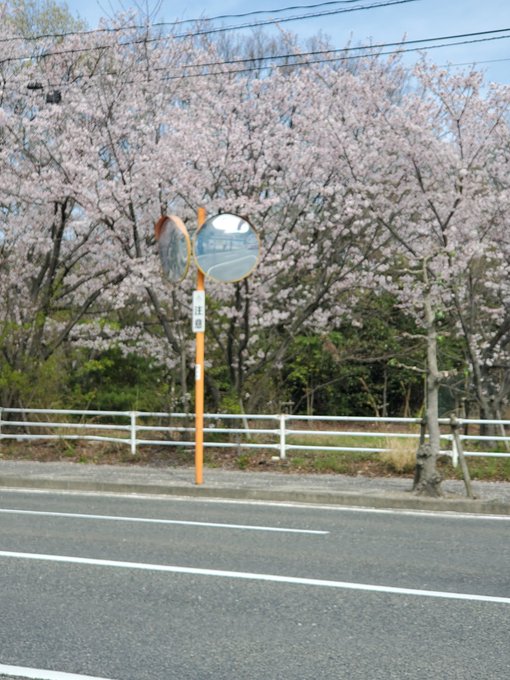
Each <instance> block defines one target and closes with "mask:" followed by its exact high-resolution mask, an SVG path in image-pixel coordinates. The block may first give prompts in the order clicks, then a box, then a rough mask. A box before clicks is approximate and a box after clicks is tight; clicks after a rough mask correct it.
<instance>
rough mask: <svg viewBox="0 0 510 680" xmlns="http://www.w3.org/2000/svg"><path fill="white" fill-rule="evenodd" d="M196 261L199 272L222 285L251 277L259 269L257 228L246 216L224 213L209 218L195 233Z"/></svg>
mask: <svg viewBox="0 0 510 680" xmlns="http://www.w3.org/2000/svg"><path fill="white" fill-rule="evenodd" d="M193 250H194V254H195V260H196V262H197V265H198V267H199V269H200V270H201V271H202V272H203V273H204V274H205V275H206V276H209V277H210V278H212V279H214V280H215V281H220V282H221V283H233V282H235V281H241V279H244V278H246V277H247V276H249V275H250V274H251V273H252V271H253V270H254V269H255V267H256V266H257V262H258V259H259V255H260V243H259V237H258V235H257V232H256V231H255V229H254V227H253V226H252V225H251V224H250V223H249V222H248V221H247V220H245V219H244V218H243V217H239V215H232V214H231V213H222V214H221V215H215V216H214V217H210V218H209V219H208V220H206V221H205V222H204V224H203V225H202V226H201V227H200V229H199V230H198V231H197V233H196V234H195V239H194V248H193Z"/></svg>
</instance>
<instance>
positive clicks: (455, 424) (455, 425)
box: [450, 413, 475, 498]
mask: <svg viewBox="0 0 510 680" xmlns="http://www.w3.org/2000/svg"><path fill="white" fill-rule="evenodd" d="M450 427H451V428H452V439H453V441H452V444H453V446H454V447H455V448H456V449H457V455H458V458H459V463H460V469H461V470H462V476H463V477H464V485H465V487H466V494H467V496H468V498H475V495H474V493H473V488H472V486H471V477H470V476H469V469H468V466H467V463H466V459H465V457H464V449H463V448H462V441H461V439H460V437H459V432H458V430H459V421H458V420H457V418H456V416H455V414H454V413H452V415H451V416H450Z"/></svg>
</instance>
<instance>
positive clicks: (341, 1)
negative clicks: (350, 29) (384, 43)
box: [0, 0, 422, 43]
mask: <svg viewBox="0 0 510 680" xmlns="http://www.w3.org/2000/svg"><path fill="white" fill-rule="evenodd" d="M362 1H363V0H329V2H318V3H314V4H311V5H292V6H289V7H280V8H276V9H260V10H252V11H251V12H242V13H239V14H219V15H217V16H213V17H207V16H206V17H201V18H198V19H176V20H174V21H160V22H155V23H152V24H150V27H151V28H164V27H168V26H171V27H175V26H179V25H181V24H200V23H203V22H207V23H212V22H214V21H223V20H225V19H242V18H245V17H249V16H257V15H262V14H271V15H275V14H282V13H284V12H290V11H297V10H303V9H318V8H319V7H328V6H332V5H351V4H354V3H360V2H362ZM405 1H406V2H421V1H422V0H405ZM377 6H379V5H377ZM340 11H341V10H340ZM346 11H347V10H346ZM349 11H356V8H353V9H351V10H349ZM326 14H327V13H326ZM307 16H308V15H305V18H306V17H307ZM319 16H321V14H319ZM298 18H299V17H298ZM287 20H291V21H294V20H297V19H287ZM278 21H281V19H280V20H275V21H274V23H277V22H278ZM235 28H236V27H235V26H232V27H227V28H226V29H224V30H234V29H235ZM144 29H147V26H140V25H136V24H135V25H127V26H110V27H102V28H94V29H90V30H84V31H62V32H59V33H41V34H39V35H32V36H13V37H10V38H0V43H5V42H12V41H15V40H23V41H37V40H44V39H48V38H66V37H70V36H79V35H92V34H94V33H120V32H123V31H126V30H144ZM186 35H188V34H186ZM197 35H201V33H198V34H197ZM174 37H175V36H174Z"/></svg>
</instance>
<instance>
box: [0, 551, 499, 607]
mask: <svg viewBox="0 0 510 680" xmlns="http://www.w3.org/2000/svg"><path fill="white" fill-rule="evenodd" d="M0 557H6V558H11V559H22V560H37V561H44V562H60V563H64V564H79V565H86V566H95V567H114V568H117V569H139V570H144V571H155V572H164V573H169V574H192V575H194V576H215V577H219V578H232V579H242V580H249V581H265V582H271V583H285V584H288V585H301V586H315V587H320V588H339V589H344V590H358V591H365V592H372V593H386V594H392V595H415V596H418V597H435V598H443V599H447V600H465V601H466V600H467V601H470V602H493V603H497V604H508V605H510V597H496V596H493V595H476V594H471V593H451V592H446V591H440V590H419V589H416V588H396V587H393V586H378V585H370V584H366V583H350V582H348V581H330V580H324V579H316V578H299V577H295V576H280V575H277V574H256V573H250V572H244V571H224V570H222V569H198V568H195V567H177V566H171V565H166V564H144V563H142V562H119V561H115V560H97V559H92V558H88V557H70V556H68V555H44V554H38V553H21V552H7V551H3V550H1V551H0Z"/></svg>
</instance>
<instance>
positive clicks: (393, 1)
mask: <svg viewBox="0 0 510 680" xmlns="http://www.w3.org/2000/svg"><path fill="white" fill-rule="evenodd" d="M419 1H420V0H384V1H383V2H377V3H372V4H370V5H356V6H355V7H349V8H346V9H345V8H344V9H336V10H328V11H327V12H316V13H313V14H304V15H300V16H297V15H295V16H292V17H282V18H280V19H268V20H267V21H261V22H255V23H251V24H250V23H248V24H240V25H237V26H224V27H215V28H211V29H204V30H199V31H195V32H194V33H181V34H177V35H165V36H155V37H153V38H148V37H143V38H137V39H136V40H126V41H124V42H121V43H119V44H118V46H129V45H139V44H149V43H154V42H160V41H162V40H169V39H178V38H195V37H200V36H204V35H211V34H214V33H221V32H227V31H232V30H241V29H246V28H256V27H259V26H267V25H270V24H280V23H283V22H288V21H301V20H303V19H312V18H317V17H322V16H326V15H327V16H329V15H332V14H343V13H345V12H356V11H360V10H368V9H375V8H379V7H389V6H392V5H402V4H407V3H409V2H419ZM116 46H117V45H112V44H102V45H93V46H89V47H83V48H71V49H63V50H54V51H50V52H45V53H44V54H38V55H33V54H32V55H23V56H17V57H6V58H4V59H1V60H0V65H1V64H6V63H12V62H17V61H28V60H30V59H33V58H35V57H37V58H38V59H40V58H42V57H44V58H46V57H50V56H62V55H65V54H80V53H81V54H83V53H85V52H92V51H94V50H106V49H112V48H113V47H116Z"/></svg>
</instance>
